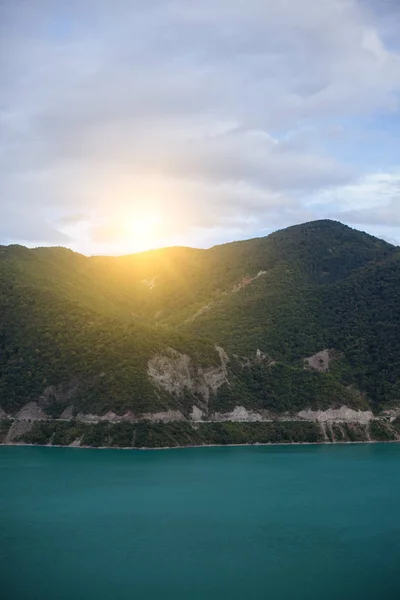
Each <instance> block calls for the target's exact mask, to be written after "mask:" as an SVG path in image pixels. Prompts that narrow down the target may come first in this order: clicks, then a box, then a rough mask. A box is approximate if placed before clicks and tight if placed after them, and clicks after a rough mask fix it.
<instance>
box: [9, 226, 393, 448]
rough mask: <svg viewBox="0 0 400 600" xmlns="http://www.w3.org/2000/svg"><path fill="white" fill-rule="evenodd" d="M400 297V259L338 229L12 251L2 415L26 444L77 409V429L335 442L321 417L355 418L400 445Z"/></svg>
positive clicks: (388, 248)
mask: <svg viewBox="0 0 400 600" xmlns="http://www.w3.org/2000/svg"><path fill="white" fill-rule="evenodd" d="M399 292H400V250H399V249H398V248H397V247H395V246H393V245H391V244H389V243H387V242H384V241H382V240H379V239H377V238H375V237H373V236H370V235H369V234H365V233H363V232H359V231H357V230H354V229H351V228H349V227H347V226H345V225H342V224H341V223H339V222H336V221H329V220H321V221H313V222H310V223H305V224H303V225H297V226H293V227H290V228H287V229H283V230H281V231H278V232H274V233H273V234H271V235H269V236H266V237H264V238H255V239H253V240H245V241H239V242H230V243H228V244H223V245H221V246H214V247H212V248H210V249H207V250H197V249H190V248H185V247H175V248H170V249H168V248H167V249H161V250H155V251H150V252H147V253H140V254H134V255H126V256H123V257H85V256H84V255H80V254H78V253H75V252H73V251H70V250H68V249H63V248H60V247H58V248H57V247H55V248H37V249H26V248H24V247H23V246H8V247H4V246H2V247H0V407H1V408H2V410H3V413H4V414H3V417H4V415H6V417H5V419H11V421H10V422H9V427H11V428H12V427H14V430H16V429H18V426H16V423H17V422H22V421H23V422H24V425H23V427H22V428H23V429H24V432H23V433H22V434H21V435H22V438H21V439H25V438H26V437H27V436H28V437H29V435H30V434H31V432H32V431H34V430H35V427H39V425H38V423H42V424H43V423H46V422H47V420H50V421H51V420H52V419H53V420H54V419H55V421H54V424H55V425H54V426H56V422H58V423H60V422H61V421H62V420H63V419H61V416H62V415H63V414H68V415H69V417H68V419H66V420H67V421H71V422H73V423H75V422H77V421H78V422H80V423H81V425H80V427H81V426H82V427H83V426H84V425H83V423H85V422H86V424H87V423H88V422H91V421H90V419H92V421H93V420H94V421H96V420H97V421H98V423H101V422H104V421H110V422H115V423H116V422H121V423H123V422H130V423H143V422H147V423H153V426H154V427H155V426H156V425H155V424H154V423H155V421H158V422H160V423H161V424H163V426H165V427H167V423H168V422H170V421H176V422H182V423H189V424H190V423H193V424H195V423H197V426H199V424H200V425H201V427H203V426H204V427H205V425H206V423H211V424H212V423H218V422H221V419H222V420H223V421H224V420H225V421H226V422H231V421H235V420H236V421H238V422H243V418H241V417H240V415H242V416H243V415H247V417H248V422H249V423H251V422H261V421H265V422H270V421H271V419H272V420H273V421H276V422H282V420H283V421H285V420H286V421H287V422H288V420H291V421H293V420H294V421H293V422H296V421H299V422H301V421H305V420H308V421H309V422H318V423H319V427H320V429H319V430H318V431H319V433H320V434H321V435H322V436H323V440H326V436H327V435H328V433H327V429H326V426H323V425H321V423H324V422H325V421H324V416H323V414H325V413H326V414H328V413H327V411H334V412H333V413H332V414H334V415H335V414H336V415H340V414H342V415H343V414H348V415H351V414H352V413H349V412H347V413H346V412H345V411H356V412H359V418H356V417H355V416H354V415H353V416H351V419H350V423H353V424H354V423H355V424H358V425H357V426H360V427H361V426H362V427H366V428H368V427H369V425H368V424H367V425H366V423H365V417H364V416H363V415H364V414H366V413H370V414H371V415H373V418H372V417H371V418H369V419H368V423H369V422H370V421H371V423H372V422H374V419H379V423H380V425H379V426H381V424H382V423H384V425H383V428H384V430H385V432H386V433H387V431H389V432H390V435H393V436H397V433H396V431H397V430H396V431H395V430H393V426H392V425H391V424H390V423H391V422H395V420H396V414H397V410H399V414H400V400H399V399H400V351H399V350H398V349H397V339H398V335H399V334H400V308H399V303H398V297H399V296H398V294H399ZM321 357H325V358H326V357H328V358H329V360H327V366H326V365H325V363H324V360H325V359H324V358H321ZM311 359H312V360H311ZM321 360H322V363H323V364H322V366H321V364H320V362H319V361H321ZM29 403H31V404H30V406H31V407H34V408H32V411H33V412H32V415H33V418H32V419H30V418H21V414H22V415H24V414H25V415H26V414H28V413H29V410H27V411H26V412H25V413H21V410H23V407H24V406H25V407H26V406H28V405H29ZM66 411H67V412H66ZM235 411H236V412H235ZM307 411H308V412H307ZM335 411H336V412H335ZM337 411H342V412H341V413H340V412H337ZM390 411H391V412H390ZM306 414H308V415H309V418H308V419H305V418H304V415H306ZM316 414H320V417H318V418H316V417H315V415H316ZM329 414H330V413H329ZM18 415H20V416H19V417H18ZM35 415H36V416H35ZM38 415H39V417H38ZM85 415H89V417H85ZM105 415H109V417H108V418H107V419H106V418H105ZM154 415H156V416H155V417H154ZM157 415H158V416H157ZM171 415H172V417H171ZM221 415H225V417H221ZM301 415H302V416H301ZM313 415H314V416H313ZM321 415H322V416H321ZM388 415H389V416H388ZM170 417H171V418H170ZM194 417H196V418H194ZM392 417H393V418H392ZM59 419H61V421H59ZM85 419H86V421H85ZM337 419H339V416H337ZM371 419H372V420H371ZM382 419H383V421H382ZM339 420H340V419H339ZM3 421H4V418H3ZM331 421H332V419H331ZM28 422H29V423H30V425H29V427H28V429H27V430H26V431H25V429H26V427H27V425H26V423H28ZM202 423H203V424H202ZM385 423H387V424H386V425H385ZM17 425H18V423H17ZM90 426H92V425H90ZM132 426H133V425H132ZM160 426H161V425H160ZM43 427H44V425H43ZM57 427H58V425H57ZM185 427H186V426H185ZM293 427H294V426H293ZM385 428H386V429H385ZM387 428H389V430H388V429H387ZM295 430H296V431H298V428H297V426H296V428H295ZM190 431H191V430H190ZM53 433H54V432H53ZM186 433H187V432H186ZM214 433H215V432H214ZM7 435H8V434H7ZM168 435H169V434H168ZM185 435H186V434H185ZM213 435H214V434H213ZM330 435H331V437H332V431H331V430H330ZM346 435H348V434H346ZM364 435H365V436H367V435H369V434H368V433H367V431H365V432H364ZM385 435H386V434H385ZM388 435H389V433H388ZM24 436H25V437H24ZM3 437H4V436H3ZM5 437H7V436H5ZM8 437H9V436H8ZM12 437H13V436H12ZM39 437H40V436H39ZM50 437H51V436H50ZM178 437H179V436H178ZM189 437H190V436H189ZM228 437H229V436H228ZM333 438H335V436H334V435H333ZM16 439H18V436H14V437H13V440H16ZM335 439H336V438H335Z"/></svg>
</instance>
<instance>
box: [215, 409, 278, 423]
mask: <svg viewBox="0 0 400 600" xmlns="http://www.w3.org/2000/svg"><path fill="white" fill-rule="evenodd" d="M211 420H212V421H235V422H238V423H240V422H244V421H253V422H254V421H264V420H269V419H266V418H265V417H263V415H261V414H260V413H258V412H254V411H251V410H247V409H246V408H244V406H235V408H234V409H233V411H232V412H229V413H214V414H213V415H211Z"/></svg>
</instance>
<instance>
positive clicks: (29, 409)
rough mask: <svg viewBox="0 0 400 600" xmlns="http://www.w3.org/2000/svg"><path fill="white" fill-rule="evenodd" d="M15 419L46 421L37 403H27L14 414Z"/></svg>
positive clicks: (46, 417) (45, 416)
mask: <svg viewBox="0 0 400 600" xmlns="http://www.w3.org/2000/svg"><path fill="white" fill-rule="evenodd" d="M15 418H16V419H18V420H19V421H45V420H46V419H48V416H47V415H46V413H45V412H43V410H42V409H41V408H40V406H39V405H38V403H37V402H28V403H27V404H25V406H23V407H22V408H21V410H20V411H19V412H18V413H17V414H16V416H15Z"/></svg>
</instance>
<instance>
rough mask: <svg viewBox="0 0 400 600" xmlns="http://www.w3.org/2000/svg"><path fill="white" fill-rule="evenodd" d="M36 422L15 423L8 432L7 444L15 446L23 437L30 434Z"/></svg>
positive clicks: (22, 421)
mask: <svg viewBox="0 0 400 600" xmlns="http://www.w3.org/2000/svg"><path fill="white" fill-rule="evenodd" d="M34 424H35V422H34V421H28V420H27V419H24V420H21V421H14V422H13V424H12V425H11V427H10V429H9V430H8V433H7V436H6V439H5V440H4V443H5V444H13V443H15V441H16V440H17V438H19V437H20V436H21V435H24V434H25V433H28V432H29V431H31V429H32V428H33V426H34Z"/></svg>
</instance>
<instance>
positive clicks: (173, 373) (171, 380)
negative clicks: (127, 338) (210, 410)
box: [147, 347, 229, 410]
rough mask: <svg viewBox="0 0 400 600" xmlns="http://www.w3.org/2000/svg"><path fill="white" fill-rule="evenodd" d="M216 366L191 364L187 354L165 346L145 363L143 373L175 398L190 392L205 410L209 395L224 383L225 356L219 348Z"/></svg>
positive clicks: (225, 373)
mask: <svg viewBox="0 0 400 600" xmlns="http://www.w3.org/2000/svg"><path fill="white" fill-rule="evenodd" d="M217 352H218V354H219V358H220V365H219V366H216V367H207V368H204V367H201V366H197V365H195V364H194V363H193V361H192V359H191V358H190V356H188V355H187V354H181V353H180V352H178V351H177V350H174V349H173V348H169V349H168V350H167V351H166V353H165V354H156V355H155V356H153V358H151V359H150V360H149V362H148V369H147V373H148V376H149V378H150V379H151V381H152V382H153V383H154V384H155V385H156V386H157V387H159V388H161V389H163V390H165V391H167V392H168V393H170V394H173V395H174V396H177V397H178V398H179V397H181V396H183V394H184V393H185V392H190V393H192V394H194V395H196V396H197V397H200V398H201V400H202V407H201V408H202V409H205V410H207V407H208V401H209V398H210V394H215V393H216V392H217V390H218V389H219V388H220V387H221V386H222V385H223V384H224V383H227V382H228V378H227V369H226V365H227V363H228V361H229V357H228V355H227V354H226V352H225V350H224V349H223V348H220V347H217Z"/></svg>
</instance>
